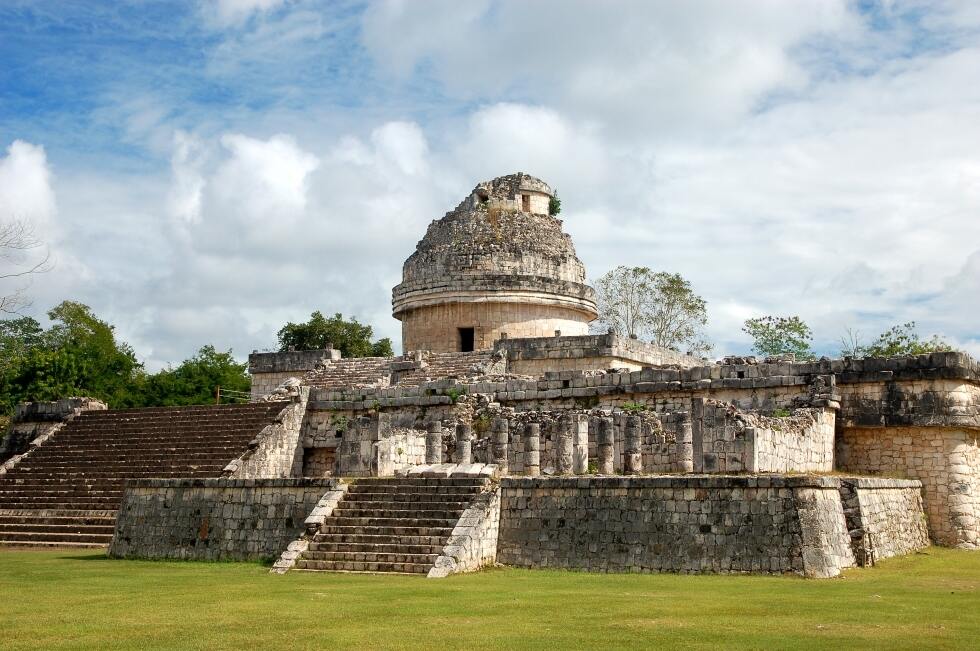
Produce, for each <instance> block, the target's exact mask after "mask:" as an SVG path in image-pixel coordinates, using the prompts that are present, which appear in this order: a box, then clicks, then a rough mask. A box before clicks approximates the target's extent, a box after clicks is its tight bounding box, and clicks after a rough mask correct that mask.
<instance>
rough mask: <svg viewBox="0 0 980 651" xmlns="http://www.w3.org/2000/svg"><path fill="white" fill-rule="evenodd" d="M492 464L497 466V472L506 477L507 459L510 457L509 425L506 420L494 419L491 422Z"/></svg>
mask: <svg viewBox="0 0 980 651" xmlns="http://www.w3.org/2000/svg"><path fill="white" fill-rule="evenodd" d="M492 428H493V439H492V449H493V463H495V464H497V467H498V472H499V473H500V474H501V475H506V474H507V471H508V470H509V467H508V466H509V463H508V457H509V456H510V423H509V422H508V421H507V419H506V418H495V419H494V420H493V425H492Z"/></svg>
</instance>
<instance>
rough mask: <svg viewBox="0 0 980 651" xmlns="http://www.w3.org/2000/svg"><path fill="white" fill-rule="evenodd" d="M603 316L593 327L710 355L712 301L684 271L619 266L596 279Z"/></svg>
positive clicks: (693, 352)
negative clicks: (707, 326) (708, 335)
mask: <svg viewBox="0 0 980 651" xmlns="http://www.w3.org/2000/svg"><path fill="white" fill-rule="evenodd" d="M594 284H595V291H596V303H597V306H598V309H599V318H598V320H597V321H596V323H595V325H594V326H593V328H594V330H596V331H602V330H611V331H612V332H614V333H616V334H618V335H620V336H624V337H632V338H635V339H643V340H647V341H650V342H651V343H653V344H656V345H657V346H661V347H663V348H669V349H671V350H682V349H683V350H686V351H687V352H688V353H690V354H692V355H699V356H705V355H707V354H708V353H709V352H710V350H711V345H710V344H709V343H708V342H707V340H706V339H705V337H704V334H703V328H704V325H705V324H706V323H707V321H708V308H707V303H706V302H705V300H704V299H703V298H701V297H700V296H698V295H697V294H695V293H694V290H693V289H692V288H691V283H690V282H688V281H687V280H685V279H684V277H683V276H681V275H680V274H671V273H667V272H665V271H659V272H653V271H651V270H650V269H649V268H648V267H626V266H619V267H616V268H615V269H613V270H612V271H610V272H608V273H606V274H605V275H603V276H602V277H601V278H599V279H598V280H596V281H595V283H594Z"/></svg>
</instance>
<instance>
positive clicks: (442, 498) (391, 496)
mask: <svg viewBox="0 0 980 651" xmlns="http://www.w3.org/2000/svg"><path fill="white" fill-rule="evenodd" d="M479 494H480V491H467V492H465V493H464V492H458V491H451V492H449V491H444V492H435V491H433V492H429V493H412V492H405V493H348V494H347V495H346V496H345V499H347V500H352V501H353V500H356V501H358V502H385V503H393V502H410V503H413V504H414V503H417V502H455V503H462V504H469V503H470V501H472V499H473V498H474V497H475V496H477V495H479Z"/></svg>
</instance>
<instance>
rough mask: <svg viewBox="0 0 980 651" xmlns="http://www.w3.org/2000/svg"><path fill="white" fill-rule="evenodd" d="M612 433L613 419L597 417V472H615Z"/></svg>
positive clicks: (608, 473) (609, 473) (604, 473)
mask: <svg viewBox="0 0 980 651" xmlns="http://www.w3.org/2000/svg"><path fill="white" fill-rule="evenodd" d="M613 446H614V435H613V419H612V418H600V419H599V434H598V446H597V447H598V452H599V474H600V475H611V474H613V473H614V472H615V464H614V459H615V457H614V456H613V449H614V448H613Z"/></svg>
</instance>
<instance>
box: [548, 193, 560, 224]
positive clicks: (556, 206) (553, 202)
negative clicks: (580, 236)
mask: <svg viewBox="0 0 980 651" xmlns="http://www.w3.org/2000/svg"><path fill="white" fill-rule="evenodd" d="M560 212H561V199H559V198H558V188H555V194H554V195H553V196H552V197H551V199H549V200H548V214H549V215H551V216H552V217H554V216H555V215H557V214H558V213H560Z"/></svg>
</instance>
